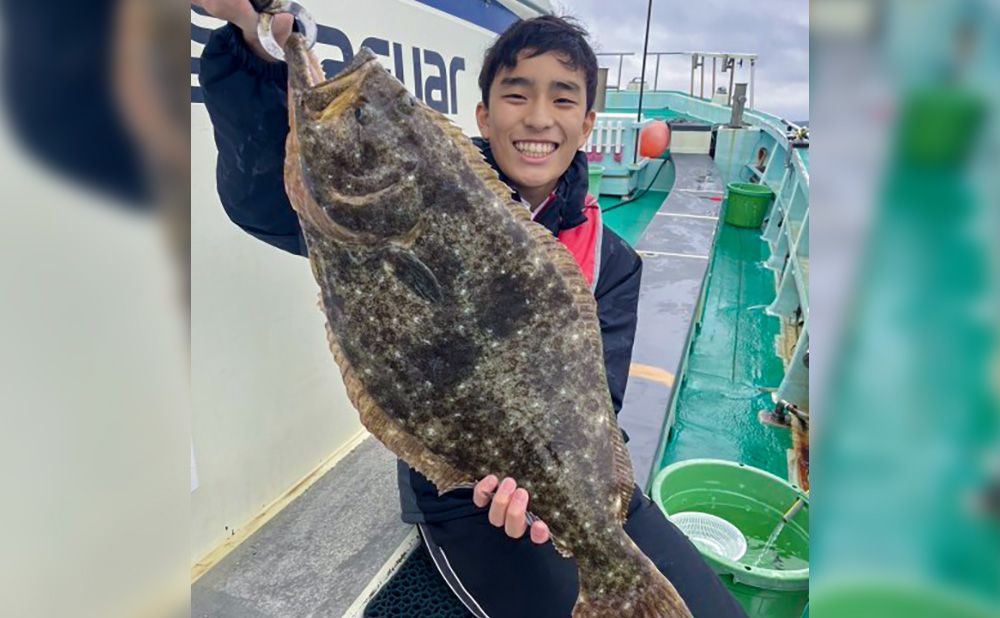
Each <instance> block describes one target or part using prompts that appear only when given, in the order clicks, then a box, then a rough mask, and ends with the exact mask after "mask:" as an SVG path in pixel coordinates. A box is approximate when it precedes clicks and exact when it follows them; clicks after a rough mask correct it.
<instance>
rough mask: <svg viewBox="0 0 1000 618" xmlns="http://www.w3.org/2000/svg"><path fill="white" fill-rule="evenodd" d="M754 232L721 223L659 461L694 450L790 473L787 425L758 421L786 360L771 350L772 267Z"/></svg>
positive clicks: (775, 325)
mask: <svg viewBox="0 0 1000 618" xmlns="http://www.w3.org/2000/svg"><path fill="white" fill-rule="evenodd" d="M766 257H767V248H766V244H765V243H764V241H762V240H761V239H760V232H759V231H757V230H748V229H740V228H735V227H733V226H730V225H723V226H721V228H720V230H719V233H718V236H717V238H716V246H715V254H714V257H713V260H712V265H711V269H710V272H709V277H710V279H709V285H708V295H707V297H706V299H705V312H704V318H703V322H702V326H701V329H700V331H699V332H698V334H697V335H696V336H695V338H694V343H693V347H692V351H691V354H690V356H689V358H688V366H687V372H686V374H685V378H684V380H683V382H682V384H681V387H680V389H681V390H680V392H679V393H678V400H677V418H676V420H675V424H674V427H673V430H672V432H671V437H670V441H669V443H668V444H667V446H666V448H665V449H664V454H663V460H662V461H661V468H662V467H664V466H667V465H669V464H671V463H674V462H676V461H682V460H685V459H693V458H717V459H727V460H731V461H736V462H740V463H745V464H749V465H751V466H755V467H757V468H760V469H762V470H767V471H768V472H771V473H772V474H775V475H777V476H779V477H781V478H787V477H788V466H787V463H786V453H785V451H786V449H788V448H789V447H790V446H791V438H790V435H789V432H788V431H787V430H783V429H777V428H774V427H769V426H765V425H763V424H761V423H760V422H759V421H758V420H757V413H758V411H760V410H768V409H771V408H773V407H774V402H773V400H772V398H771V390H773V389H775V388H777V387H778V385H779V384H780V383H781V378H782V376H783V374H784V365H783V363H782V361H781V359H780V358H779V357H778V356H777V354H776V352H775V337H776V336H777V335H778V331H779V327H780V324H779V320H778V318H776V317H774V316H768V315H766V314H765V313H764V309H765V307H766V306H767V305H768V304H770V303H771V301H773V300H774V275H773V273H772V272H771V271H769V270H767V269H766V268H765V267H764V266H763V264H762V262H763V260H764V259H765V258H766Z"/></svg>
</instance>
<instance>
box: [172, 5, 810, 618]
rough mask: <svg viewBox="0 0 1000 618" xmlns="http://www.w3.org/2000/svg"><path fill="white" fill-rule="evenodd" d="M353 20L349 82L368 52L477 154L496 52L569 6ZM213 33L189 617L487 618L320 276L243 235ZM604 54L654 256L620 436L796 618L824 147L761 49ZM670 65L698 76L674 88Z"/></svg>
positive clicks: (625, 185) (737, 572) (631, 181)
mask: <svg viewBox="0 0 1000 618" xmlns="http://www.w3.org/2000/svg"><path fill="white" fill-rule="evenodd" d="M343 6H344V4H343V3H315V6H309V7H308V9H309V11H310V12H311V13H312V15H313V16H314V17H315V19H316V22H317V24H318V31H317V43H316V48H315V49H316V51H317V53H318V55H319V57H320V58H321V60H322V63H323V66H324V70H325V71H326V72H327V74H328V75H332V74H334V73H335V72H336V71H337V70H339V67H342V66H343V65H344V63H346V62H348V61H349V60H350V59H351V57H353V55H354V53H356V52H357V51H358V50H359V49H360V48H361V47H362V46H364V47H368V48H370V49H372V50H373V51H375V53H376V54H378V55H379V56H381V57H382V60H383V63H384V65H385V67H386V68H387V69H388V70H390V71H392V72H393V73H394V74H395V75H396V77H397V78H399V79H400V80H401V81H402V82H403V83H404V84H405V85H406V86H407V88H409V89H410V91H411V92H412V93H413V94H414V95H415V96H417V97H418V98H420V99H421V100H423V101H425V102H426V103H427V104H428V105H430V106H431V107H434V108H435V109H438V110H439V111H441V112H443V113H445V114H447V115H449V117H450V118H452V119H453V120H454V121H455V122H456V123H457V124H458V125H459V126H460V127H462V129H463V130H464V131H465V132H466V133H467V134H469V135H477V134H478V131H477V128H476V124H475V119H474V116H473V110H474V108H475V103H476V101H478V99H479V89H478V85H477V83H476V80H477V76H478V73H479V68H480V63H481V61H482V56H483V51H484V50H485V49H486V47H487V46H488V45H489V44H490V43H491V42H492V40H493V39H494V38H495V37H496V35H497V34H498V33H499V32H502V31H503V30H504V29H505V28H506V27H507V26H508V25H510V24H511V23H513V22H514V21H515V20H517V19H521V18H527V17H531V16H535V15H540V14H543V13H549V12H550V11H551V10H552V7H551V6H550V4H549V2H548V1H547V0H530V1H529V0H494V1H479V0H475V1H467V2H458V1H450V0H368V1H367V2H365V3H364V4H363V5H362V4H357V5H354V4H352V6H354V7H355V8H353V9H352V10H343V8H342V7H343ZM388 15H391V16H392V18H391V19H387V18H386V16H388ZM191 20H192V36H191V39H192V40H191V55H192V82H191V84H192V97H191V98H192V111H191V130H192V192H191V193H192V204H191V209H192V226H191V230H192V261H193V263H192V269H191V272H192V307H191V319H192V351H191V358H192V365H193V366H194V367H195V369H196V370H195V371H193V372H192V375H193V378H192V402H193V418H192V446H191V491H192V495H191V508H192V524H193V525H192V593H191V602H192V615H199V616H213V617H237V616H238V617H240V618H245V617H247V616H259V617H265V616H267V617H279V616H280V617H285V616H350V617H355V616H369V617H373V618H375V617H381V616H434V617H447V616H468V615H469V613H468V610H466V609H465V608H464V607H463V606H462V605H461V603H459V602H458V600H457V598H456V597H455V596H454V594H453V593H452V591H451V589H450V588H449V585H448V584H447V583H446V582H445V581H444V580H443V579H442V577H441V576H440V574H439V573H438V572H437V570H436V569H435V568H434V566H433V563H432V562H431V561H430V560H429V558H428V557H427V555H426V553H425V552H424V551H423V549H422V546H421V544H420V542H419V538H418V535H417V532H416V531H415V530H414V529H413V527H412V526H410V525H407V524H403V523H402V522H401V521H400V519H399V502H398V495H397V487H396V465H395V457H394V456H393V455H392V454H391V453H390V452H389V451H387V450H386V449H385V448H384V447H382V445H381V444H380V443H378V442H377V441H376V440H375V439H374V438H372V437H371V436H369V435H368V434H367V432H366V431H365V430H364V428H363V427H362V426H361V425H360V422H359V421H358V415H357V413H356V412H355V411H354V409H353V407H352V406H351V404H350V402H349V401H348V399H347V396H346V394H345V392H344V389H343V385H342V384H341V383H340V379H339V373H338V372H337V371H336V369H335V367H334V366H333V364H332V359H331V357H330V354H329V351H328V350H327V348H326V343H325V341H326V340H325V337H324V336H323V335H322V333H323V323H322V320H323V316H322V314H321V312H319V311H317V310H316V309H315V306H314V305H313V303H311V302H308V299H309V298H313V297H314V295H315V283H314V281H313V280H312V277H311V274H310V272H309V269H308V268H304V267H303V263H302V260H301V259H300V258H295V257H291V256H288V255H285V254H282V253H281V252H278V251H275V250H274V249H273V248H271V247H268V246H266V245H264V244H262V243H259V242H257V241H255V240H254V239H252V238H251V237H249V236H247V235H246V234H244V233H243V232H242V231H240V230H239V229H238V228H237V227H236V226H234V225H232V224H231V222H229V221H228V220H227V219H226V217H225V214H224V211H223V208H222V207H221V205H220V204H219V202H218V198H217V196H216V192H215V188H214V182H215V180H214V179H215V177H214V169H215V146H214V142H213V140H212V127H211V123H210V121H209V118H208V115H207V113H206V112H205V109H204V106H203V105H202V104H201V102H202V99H201V92H200V88H199V86H198V68H199V67H198V58H199V56H200V53H201V50H202V48H203V47H204V45H205V43H206V42H207V40H208V37H209V35H210V32H211V30H213V29H215V28H217V27H219V26H221V25H222V22H220V21H218V20H216V19H214V18H211V17H209V16H207V15H205V14H203V13H200V12H198V11H195V10H192V15H191ZM629 55H637V56H640V57H642V58H644V61H643V63H642V65H643V71H642V74H641V75H639V76H636V78H635V79H631V78H630V76H628V75H623V71H624V69H623V66H624V62H623V60H624V58H626V57H627V56H629ZM599 57H600V62H601V65H602V66H603V67H604V68H603V69H602V70H601V80H600V81H601V84H600V89H599V96H598V103H597V109H598V119H597V123H596V125H595V129H594V131H593V133H592V135H591V137H590V139H589V141H588V142H587V144H586V145H585V146H584V151H585V152H586V153H587V157H588V161H589V163H590V172H591V193H592V194H594V195H599V201H600V204H601V207H602V210H603V213H602V217H603V220H604V223H605V225H606V226H608V227H610V228H612V229H614V230H615V231H616V232H618V233H619V234H620V235H621V236H622V237H623V238H624V239H625V240H626V241H627V242H629V243H630V244H631V245H632V246H633V247H634V248H635V249H636V251H638V252H639V254H640V255H641V256H642V258H643V275H642V289H641V293H640V299H639V323H638V332H637V333H636V338H635V348H634V353H633V357H632V367H631V371H630V379H629V383H628V388H627V391H626V394H625V403H624V406H623V408H622V411H621V414H620V416H619V421H620V424H621V426H622V428H623V429H624V430H625V432H626V433H627V434H628V436H629V438H630V439H629V443H628V448H629V452H630V454H631V457H632V461H633V467H634V470H635V475H636V481H637V482H638V483H639V485H640V487H643V488H644V489H645V490H646V491H647V493H648V494H649V495H650V496H651V497H652V498H653V499H654V501H656V502H657V504H659V505H660V506H661V507H662V508H663V509H664V511H665V512H666V513H667V514H668V516H670V517H671V518H672V519H673V518H674V517H675V516H679V515H681V514H682V513H688V514H691V513H696V514H697V513H706V514H708V515H711V516H713V517H716V518H721V519H724V520H726V521H728V523H730V525H731V526H732V527H735V528H737V532H738V533H739V534H741V535H742V537H743V538H742V541H743V543H744V551H743V553H742V554H740V555H739V556H737V557H733V556H727V555H724V552H722V553H720V551H721V550H718V548H715V549H713V548H712V547H711V546H710V545H711V539H708V538H706V539H698V538H695V537H692V538H693V540H695V542H696V545H698V547H699V549H701V550H702V553H703V555H705V557H706V560H708V561H709V562H710V564H712V566H713V568H715V570H716V571H717V572H718V573H719V576H720V577H722V578H723V580H724V581H725V582H726V584H727V586H729V588H730V590H732V591H733V592H734V594H735V596H736V597H737V599H738V600H740V601H741V603H743V604H744V606H745V607H746V609H747V610H748V613H749V614H750V615H751V616H761V617H764V616H767V617H771V618H781V617H785V616H796V617H797V616H800V615H802V612H803V609H804V608H805V607H806V604H807V595H808V487H809V477H808V470H809V466H808V452H809V451H808V423H809V395H808V392H809V391H808V381H809V380H808V358H809V294H808V287H809V156H808V152H809V151H808V143H809V142H808V129H807V128H806V127H803V126H800V125H799V124H797V123H795V122H791V121H789V120H787V119H784V118H780V117H778V116H775V115H772V114H769V113H767V111H765V110H761V109H758V108H757V107H756V106H755V102H756V98H757V97H756V95H757V93H756V89H757V85H756V83H755V77H756V70H757V64H758V62H760V63H762V66H766V59H763V58H758V56H757V55H756V54H754V53H748V52H746V51H740V52H709V51H678V50H670V51H650V50H648V49H635V50H624V51H621V52H602V53H601V54H599ZM661 63H662V65H663V67H664V68H665V67H666V65H667V64H668V63H681V64H683V66H685V67H687V68H689V69H690V79H689V80H687V81H686V83H684V84H673V86H674V87H678V86H679V89H668V88H667V85H666V84H662V83H661V79H660V75H661ZM664 126H665V127H666V128H667V131H668V135H669V147H666V148H663V149H661V151H660V152H657V153H652V154H650V153H648V148H646V145H645V144H644V140H645V139H647V138H646V136H647V135H650V134H651V133H650V132H651V131H653V129H651V127H656V130H658V131H663V127H664ZM644 153H646V154H644ZM304 299H305V300H304ZM713 488H716V489H717V490H718V491H715V492H714V493H713ZM755 491H757V492H758V493H754V492H755ZM678 521H679V520H678ZM682 529H683V527H682ZM770 537H777V538H770ZM806 611H808V610H807V609H806Z"/></svg>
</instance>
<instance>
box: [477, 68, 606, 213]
mask: <svg viewBox="0 0 1000 618" xmlns="http://www.w3.org/2000/svg"><path fill="white" fill-rule="evenodd" d="M526 56H527V51H522V52H521V54H520V55H519V56H518V61H517V65H516V66H515V67H514V68H513V69H507V68H503V69H501V70H500V71H498V72H497V74H496V76H495V77H494V78H493V83H492V84H491V85H490V99H489V107H487V106H485V105H483V104H482V102H480V103H479V105H478V106H477V107H476V120H477V122H478V123H479V132H480V133H481V134H482V136H483V137H484V138H486V139H488V140H489V142H490V148H491V149H492V151H493V156H494V158H495V159H496V162H497V165H498V166H499V167H500V169H501V170H503V172H504V173H505V174H506V175H507V176H508V177H509V178H510V179H511V181H512V182H513V183H514V185H515V186H514V188H515V189H517V191H518V193H520V194H521V196H522V197H524V198H525V199H527V200H528V202H529V203H530V204H531V205H532V206H538V205H539V203H540V202H541V201H543V200H544V199H545V198H546V197H547V196H548V195H549V193H551V192H552V190H553V189H555V186H556V183H557V182H558V181H559V177H560V176H562V175H563V173H565V172H566V170H567V169H568V168H569V165H570V163H571V162H572V161H573V157H574V155H576V151H577V150H578V149H579V148H580V147H581V146H583V145H584V144H585V143H586V142H587V137H588V136H589V135H590V131H591V129H593V127H594V119H595V118H596V116H597V115H596V114H595V113H594V112H593V111H590V112H588V111H587V78H586V75H585V74H584V72H583V70H582V69H576V70H573V69H570V68H569V67H567V66H566V65H565V64H563V62H562V61H561V60H560V56H559V55H558V53H557V52H546V53H544V54H541V55H540V56H535V57H534V58H527V57H526Z"/></svg>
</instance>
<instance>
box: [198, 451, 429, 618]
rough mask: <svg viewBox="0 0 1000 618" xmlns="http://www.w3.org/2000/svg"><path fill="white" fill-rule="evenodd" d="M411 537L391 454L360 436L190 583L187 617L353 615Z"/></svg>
mask: <svg viewBox="0 0 1000 618" xmlns="http://www.w3.org/2000/svg"><path fill="white" fill-rule="evenodd" d="M417 543H418V541H417V536H416V531H415V529H414V528H413V526H410V525H408V524H404V523H403V522H402V521H401V520H400V518H399V493H398V490H397V488H396V457H395V456H394V455H393V454H392V453H390V452H389V451H388V450H387V449H386V448H385V447H384V446H382V444H381V443H379V442H378V441H377V440H375V439H374V438H371V437H369V438H366V439H365V440H364V441H363V442H361V444H359V445H358V446H357V447H356V448H355V449H354V450H353V451H351V452H350V453H348V454H347V455H346V456H345V457H344V459H342V460H341V461H340V462H338V463H337V465H335V466H334V467H333V468H331V469H330V471H328V472H327V473H326V474H324V475H323V476H322V477H321V478H320V479H319V480H317V481H316V482H315V483H313V485H312V486H311V487H309V489H307V490H306V491H305V492H304V493H303V494H302V495H301V496H299V497H298V498H297V499H295V500H294V501H293V502H292V503H290V504H289V505H288V506H286V507H285V508H284V509H282V510H281V512H279V513H278V514H277V515H276V516H275V517H274V518H273V519H271V520H270V521H269V522H267V523H266V524H265V525H264V526H263V527H262V528H261V529H260V530H258V531H257V532H255V533H254V534H252V535H251V536H250V537H249V538H248V539H247V540H245V541H244V542H243V543H241V544H240V545H239V546H237V547H236V549H234V550H233V551H232V552H231V553H230V554H229V555H228V556H226V557H225V558H224V559H223V560H222V561H220V562H219V563H218V564H216V565H215V566H214V567H213V568H211V569H210V570H209V571H208V572H207V573H205V574H204V575H203V576H202V577H201V578H199V579H198V581H197V582H195V583H194V584H193V585H192V587H191V616H192V617H193V618H288V617H289V616H302V617H306V616H315V617H321V616H322V617H326V616H330V617H340V616H360V615H361V613H360V612H361V611H362V610H363V608H364V605H365V604H366V602H367V599H368V597H369V596H371V594H373V593H374V592H375V591H376V590H377V588H378V587H379V584H381V583H382V582H384V581H385V580H386V579H387V578H388V576H389V574H390V571H391V568H392V567H393V566H395V565H396V564H397V563H398V562H400V561H402V560H403V559H404V558H405V557H406V555H408V554H409V553H410V551H411V550H412V548H413V547H416V545H417Z"/></svg>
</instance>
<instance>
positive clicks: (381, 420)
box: [324, 311, 474, 493]
mask: <svg viewBox="0 0 1000 618" xmlns="http://www.w3.org/2000/svg"><path fill="white" fill-rule="evenodd" d="M324 313H325V311H324ZM326 334H327V340H328V342H329V344H330V351H331V352H333V358H334V360H335V361H336V362H337V366H338V367H340V373H341V375H342V376H343V378H344V386H345V388H346V390H347V397H348V398H349V399H350V400H351V403H353V404H354V407H355V408H357V409H358V413H359V415H360V417H361V424H362V425H364V426H365V428H366V429H367V430H368V431H369V432H371V434H372V435H373V436H375V437H376V438H377V439H378V441H379V442H381V443H382V444H384V445H385V446H386V447H387V448H388V449H389V450H390V451H392V452H393V453H394V454H395V455H396V456H397V457H399V458H400V459H402V460H403V461H405V462H406V463H408V464H409V465H410V466H412V467H413V468H414V469H416V470H417V472H420V473H421V474H423V475H424V476H426V477H427V479H428V480H429V481H430V482H432V483H434V486H435V487H439V488H441V487H444V488H453V487H456V486H459V485H465V484H469V483H473V482H474V480H473V479H472V478H470V477H469V475H468V474H466V473H463V472H462V471H460V470H459V469H457V468H455V467H454V466H453V465H451V464H450V463H448V462H447V461H446V460H445V459H444V458H443V457H441V456H440V455H438V454H436V453H434V452H432V451H430V450H429V449H428V448H427V447H425V446H424V445H423V444H421V443H420V441H418V440H417V439H416V438H414V437H413V436H412V435H411V434H410V433H409V432H408V431H407V430H406V428H405V427H403V425H402V424H401V423H400V422H399V421H397V420H396V419H394V418H392V417H391V416H389V415H388V414H386V413H385V411H384V410H383V409H382V408H381V407H380V406H379V405H378V403H376V402H375V400H374V399H373V398H372V396H371V395H369V394H368V391H367V390H365V387H364V385H363V384H362V383H361V380H360V379H358V376H357V373H356V372H355V371H354V367H353V366H352V365H351V363H350V361H348V360H347V357H346V356H345V355H344V353H343V350H341V348H340V345H339V344H338V343H337V338H336V336H335V335H334V333H333V331H332V330H331V329H330V325H329V323H327V325H326ZM442 493H443V492H442Z"/></svg>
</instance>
